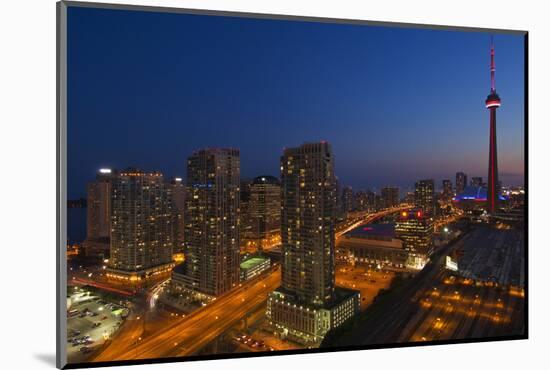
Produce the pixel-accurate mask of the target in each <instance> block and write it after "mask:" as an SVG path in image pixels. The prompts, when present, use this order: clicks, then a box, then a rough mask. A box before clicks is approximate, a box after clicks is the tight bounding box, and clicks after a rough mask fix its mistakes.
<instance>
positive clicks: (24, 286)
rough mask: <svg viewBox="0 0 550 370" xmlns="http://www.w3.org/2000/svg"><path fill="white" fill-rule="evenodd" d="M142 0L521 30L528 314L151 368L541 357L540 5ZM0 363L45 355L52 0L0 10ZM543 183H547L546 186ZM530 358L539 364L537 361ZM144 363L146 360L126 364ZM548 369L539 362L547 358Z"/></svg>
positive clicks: (42, 363) (51, 235) (545, 41)
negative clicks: (404, 339) (406, 336)
mask: <svg viewBox="0 0 550 370" xmlns="http://www.w3.org/2000/svg"><path fill="white" fill-rule="evenodd" d="M111 2H112V3H123V2H122V1H116V0H113V1H111ZM131 2H132V3H134V4H141V5H165V6H174V7H187V8H203V9H217V10H229V11H246V12H260V13H278V14H291V15H305V16H321V17H333V18H353V19H366V20H379V21H396V22H412V23H427V24H442V25H456V26H473V27H489V28H512V29H523V30H528V31H530V37H529V38H530V40H529V41H530V45H529V73H530V78H529V98H530V113H529V140H530V142H529V157H530V161H529V181H530V187H529V195H530V197H529V198H530V209H529V218H530V225H529V226H530V227H529V231H530V235H529V247H530V248H529V251H530V252H529V257H530V261H529V263H530V264H529V266H530V269H529V270H530V271H529V272H530V274H529V288H530V301H529V315H530V320H529V321H530V339H529V340H526V341H513V342H496V343H483V344H463V345H449V346H434V347H421V348H406V349H386V350H371V351H360V352H347V353H342V352H341V353H327V354H316V355H301V356H296V355H295V356H282V357H267V358H255V359H241V360H223V361H207V362H194V363H179V364H178V363H176V364H165V365H155V366H156V368H162V369H181V368H186V369H214V368H219V367H223V368H238V369H240V370H247V369H258V368H262V369H266V370H267V369H281V368H310V369H313V368H331V369H338V368H342V367H344V366H346V367H349V366H357V367H361V368H370V369H374V368H377V369H386V368H396V367H405V368H407V369H415V368H422V369H431V368H434V369H435V368H438V369H441V368H445V369H465V368H466V369H468V368H475V369H478V368H482V367H485V368H498V369H508V368H510V369H513V368H516V369H517V368H522V367H525V368H535V367H543V366H544V367H546V366H547V365H548V356H544V354H545V352H546V353H548V352H549V351H550V349H549V346H548V344H549V341H548V340H547V335H548V334H550V332H549V329H550V328H549V325H548V316H549V314H550V313H549V307H550V306H549V300H548V296H549V292H548V284H547V282H548V275H549V273H548V270H549V268H548V263H549V262H550V259H549V257H550V255H549V249H550V247H549V246H548V244H547V243H546V240H545V239H544V236H545V235H548V230H547V229H546V227H547V226H546V224H547V220H548V212H547V210H548V209H549V207H548V194H546V191H547V190H548V189H547V188H548V185H549V184H550V179H549V176H548V172H549V166H548V154H547V148H548V144H547V141H548V139H549V135H548V134H549V130H548V128H547V126H548V125H550V120H549V119H548V113H547V110H548V109H550V107H548V106H547V105H546V104H545V103H544V101H545V100H546V99H548V100H550V99H549V96H548V93H547V90H546V89H548V87H549V86H550V83H549V78H548V70H549V69H550V58H549V47H548V45H550V39H549V24H550V22H549V20H548V15H549V14H550V12H549V11H548V9H545V5H544V4H545V3H546V2H545V1H519V0H515V1H494V0H493V1H491V0H477V1H469V0H462V1H452V2H451V1H442V0H435V1H424V0H412V1H411V0H402V1H391V2H390V1H383V2H379V1H372V2H369V1H347V0H338V1H326V2H323V1H319V0H318V1H304V0H300V1H298V0H294V1H287V0H269V1H268V0H261V1H258V0H256V1H253V0H249V1H245V0H232V1H227V0H226V1H214V0H203V1H183V0H182V1H176V0H173V1H131ZM0 17H1V19H0V40H1V42H0V66H1V68H0V94H1V97H0V117H1V119H0V161H1V162H0V164H1V166H0V199H1V200H0V218H1V219H0V221H1V222H0V243H1V244H0V274H1V275H0V284H1V287H2V290H1V291H0V297H1V301H0V309H1V315H0V353H1V355H0V367H2V368H7V369H12V368H25V369H38V368H53V367H54V364H55V273H56V272H55V248H56V245H55V183H56V177H55V176H56V175H55V173H56V171H55V170H56V168H55V139H56V131H55V127H56V125H55V88H56V85H55V65H56V64H55V43H56V40H55V37H56V36H55V22H56V20H55V2H54V1H53V0H38V1H31V0H21V1H18V0H11V1H3V2H2V7H1V11H0ZM545 190H546V191H545ZM537 364H538V365H537ZM145 368H153V367H152V366H146V365H144V366H140V367H133V369H145ZM546 368H547V367H546Z"/></svg>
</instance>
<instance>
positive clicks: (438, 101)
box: [68, 7, 524, 198]
mask: <svg viewBox="0 0 550 370" xmlns="http://www.w3.org/2000/svg"><path fill="white" fill-rule="evenodd" d="M68 22H69V23H68V35H69V36H68V37H69V38H68V107H69V112H68V117H69V119H68V176H69V178H68V185H69V197H72V198H74V197H79V196H83V195H84V194H85V186H86V182H87V181H90V180H92V179H93V178H94V176H95V172H96V171H97V169H98V168H100V167H105V166H107V167H113V168H124V167H127V166H135V167H140V168H142V169H145V170H160V171H163V172H164V173H165V175H166V176H184V175H185V160H186V158H187V156H188V155H189V154H191V153H192V152H193V150H196V149H199V148H202V147H214V146H224V147H226V146H227V147H237V148H240V150H241V175H242V177H254V176H257V175H260V174H271V175H276V176H277V175H278V172H279V158H280V155H281V153H282V149H283V148H284V147H291V146H296V145H299V144H301V143H303V142H310V141H319V140H328V141H329V142H330V143H331V144H332V146H333V151H334V154H335V157H336V174H337V175H338V177H339V178H340V180H341V182H342V184H345V185H351V186H353V187H354V188H356V189H367V188H379V187H381V186H383V185H397V186H400V187H401V188H403V189H406V188H410V187H411V186H412V185H413V184H414V181H416V180H417V179H420V178H434V179H436V181H437V182H438V184H439V183H440V180H441V179H443V178H450V179H452V180H453V181H454V174H455V172H457V171H464V172H466V173H468V175H469V176H483V177H484V178H486V176H487V175H486V173H487V158H488V142H489V139H488V136H489V113H488V111H487V110H486V109H485V107H484V100H485V98H486V96H487V95H488V93H489V89H490V81H489V44H490V41H489V40H490V35H489V34H488V33H482V32H459V31H442V30H426V29H410V28H408V29H407V28H396V27H391V28H389V27H374V26H364V25H344V24H327V23H315V22H297V21H281V20H257V19H245V18H237V17H213V16H198V15H184V14H169V13H152V12H137V11H123V10H100V9H90V8H73V7H70V8H69V13H68ZM494 40H495V41H494V42H495V49H496V88H497V92H498V93H499V95H500V97H501V99H502V106H501V108H500V109H499V110H498V113H497V135H498V150H499V153H498V154H499V171H500V176H501V179H502V180H503V181H504V183H505V184H514V185H515V184H522V183H523V170H524V169H523V161H524V158H523V151H524V147H523V142H524V121H523V108H524V94H523V91H524V79H523V77H524V75H523V69H524V65H523V56H524V54H523V37H522V36H519V35H509V34H506V35H505V34H497V35H495V38H494Z"/></svg>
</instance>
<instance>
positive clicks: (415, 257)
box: [395, 208, 434, 269]
mask: <svg viewBox="0 0 550 370" xmlns="http://www.w3.org/2000/svg"><path fill="white" fill-rule="evenodd" d="M433 232H434V225H433V222H432V221H431V219H430V218H429V217H428V216H427V215H426V214H425V213H424V211H423V210H422V209H420V208H416V209H413V210H411V211H403V212H401V213H400V214H399V217H398V218H397V222H396V224H395V233H396V236H397V237H398V238H400V239H401V240H403V244H404V247H405V250H407V251H408V252H409V267H411V268H414V269H422V268H424V265H426V263H427V262H428V258H429V257H430V255H431V254H432V252H433Z"/></svg>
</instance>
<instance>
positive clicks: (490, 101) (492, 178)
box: [485, 38, 500, 213]
mask: <svg viewBox="0 0 550 370" xmlns="http://www.w3.org/2000/svg"><path fill="white" fill-rule="evenodd" d="M485 107H486V108H487V109H489V113H490V118H489V174H488V177H487V212H488V213H494V212H495V211H496V210H497V208H498V191H499V189H498V161H497V108H498V107H500V97H499V96H498V95H497V91H496V88H495V48H494V45H493V40H492V38H491V93H490V94H489V96H487V100H485Z"/></svg>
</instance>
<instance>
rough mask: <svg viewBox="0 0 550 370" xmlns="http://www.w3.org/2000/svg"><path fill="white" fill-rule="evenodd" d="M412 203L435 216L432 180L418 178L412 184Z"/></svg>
mask: <svg viewBox="0 0 550 370" xmlns="http://www.w3.org/2000/svg"><path fill="white" fill-rule="evenodd" d="M414 205H415V207H417V208H421V209H423V210H424V212H425V213H427V214H429V215H431V216H435V214H436V202H435V189H434V180H431V179H427V180H419V181H417V182H416V183H415V184H414Z"/></svg>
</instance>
